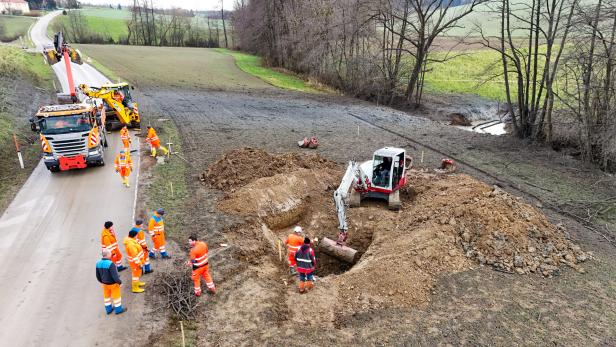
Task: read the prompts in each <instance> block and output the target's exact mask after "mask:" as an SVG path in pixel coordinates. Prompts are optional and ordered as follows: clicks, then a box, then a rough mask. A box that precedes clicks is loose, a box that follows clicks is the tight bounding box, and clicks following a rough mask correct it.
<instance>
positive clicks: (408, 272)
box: [334, 171, 592, 314]
mask: <svg viewBox="0 0 616 347" xmlns="http://www.w3.org/2000/svg"><path fill="white" fill-rule="evenodd" d="M409 182H410V183H409V186H407V187H405V188H404V190H403V192H402V193H403V194H402V200H403V207H402V211H401V212H400V213H395V212H390V211H386V210H384V208H383V206H381V207H361V208H359V209H353V210H351V211H353V212H354V215H352V217H351V221H350V224H351V225H354V226H355V227H354V228H353V229H354V230H353V232H352V233H351V236H350V238H351V239H352V238H353V237H357V233H359V234H360V235H361V233H362V231H361V230H358V228H364V229H365V228H366V227H368V228H369V230H370V232H372V233H373V238H372V244H371V245H370V246H369V248H368V249H367V251H366V252H365V253H364V255H363V256H362V258H361V260H360V261H359V263H358V264H357V265H355V266H354V267H353V268H352V269H351V270H350V271H348V272H346V273H344V274H342V275H340V276H338V277H337V278H335V279H334V281H335V282H336V283H337V284H338V285H339V287H340V288H339V293H340V296H341V298H342V301H343V302H344V303H345V305H343V310H344V311H348V312H345V313H346V314H351V313H353V312H358V311H363V310H366V309H375V308H384V307H400V306H414V305H421V304H424V303H426V302H429V301H430V296H431V294H434V290H433V287H434V285H435V284H436V281H437V279H438V278H439V277H441V276H443V275H444V274H447V273H456V272H460V271H466V270H470V269H472V268H474V267H475V266H476V264H477V263H479V264H480V265H486V266H492V267H493V268H494V269H496V270H498V271H503V272H509V273H517V274H529V273H539V274H541V275H543V276H546V277H551V276H554V275H558V274H559V273H560V270H561V267H562V266H563V265H566V266H570V267H572V268H574V269H576V270H578V271H580V272H583V269H582V268H581V267H580V266H579V263H581V262H583V261H586V260H587V259H589V258H590V257H591V256H592V254H591V253H590V252H583V251H582V250H581V249H580V247H579V246H577V245H575V244H573V243H572V242H571V241H570V240H568V239H567V237H566V234H565V231H564V229H563V228H562V227H560V226H554V225H552V224H551V223H550V222H549V221H548V220H547V219H546V217H545V216H544V215H543V214H542V213H541V212H540V211H538V210H537V209H536V208H535V207H533V206H531V205H529V204H527V203H525V202H523V201H522V199H521V198H517V197H514V196H511V195H510V194H508V193H506V192H504V191H502V190H500V189H498V188H493V187H490V186H488V185H486V184H484V183H482V182H479V181H477V180H475V179H474V178H472V177H470V176H467V175H458V174H442V173H429V172H425V171H412V172H410V173H409ZM355 212H359V213H361V214H363V215H368V222H366V221H362V220H361V218H356V214H355ZM376 216H378V218H377V217H376ZM377 219H378V221H376V222H373V221H374V220H377ZM370 223H372V224H370ZM376 279H378V280H376Z"/></svg>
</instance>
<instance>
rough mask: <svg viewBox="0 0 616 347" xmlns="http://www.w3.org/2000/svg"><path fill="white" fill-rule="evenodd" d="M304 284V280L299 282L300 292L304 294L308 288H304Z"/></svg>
mask: <svg viewBox="0 0 616 347" xmlns="http://www.w3.org/2000/svg"><path fill="white" fill-rule="evenodd" d="M304 285H305V282H304V281H300V282H299V293H300V294H304V293H305V292H306V290H305V289H304Z"/></svg>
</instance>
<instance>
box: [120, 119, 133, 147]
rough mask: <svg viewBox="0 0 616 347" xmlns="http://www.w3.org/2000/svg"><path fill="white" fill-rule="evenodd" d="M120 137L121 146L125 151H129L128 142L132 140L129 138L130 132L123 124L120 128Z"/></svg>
mask: <svg viewBox="0 0 616 347" xmlns="http://www.w3.org/2000/svg"><path fill="white" fill-rule="evenodd" d="M120 139H121V140H122V146H123V147H124V151H125V152H126V153H130V143H131V142H132V141H131V139H130V134H129V133H128V128H127V127H126V125H125V126H123V127H122V129H120Z"/></svg>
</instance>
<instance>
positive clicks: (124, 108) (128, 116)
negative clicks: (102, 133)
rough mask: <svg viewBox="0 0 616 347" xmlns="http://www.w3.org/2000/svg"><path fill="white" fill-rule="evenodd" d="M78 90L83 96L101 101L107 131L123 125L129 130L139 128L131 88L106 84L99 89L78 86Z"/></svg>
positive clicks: (117, 84)
mask: <svg viewBox="0 0 616 347" xmlns="http://www.w3.org/2000/svg"><path fill="white" fill-rule="evenodd" d="M79 89H80V90H81V92H82V93H83V94H84V95H86V96H88V97H90V98H96V99H101V100H102V101H103V105H104V107H105V113H106V122H105V127H106V128H107V130H112V129H114V128H118V127H120V126H123V125H126V126H127V127H129V128H139V127H140V126H141V117H139V108H138V106H139V105H138V104H137V103H136V102H134V101H133V98H132V96H131V93H130V89H133V88H132V87H131V86H129V85H128V83H126V82H121V83H106V84H103V85H102V86H100V87H91V86H87V85H85V84H80V85H79Z"/></svg>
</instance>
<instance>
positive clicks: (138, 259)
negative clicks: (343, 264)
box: [122, 229, 145, 293]
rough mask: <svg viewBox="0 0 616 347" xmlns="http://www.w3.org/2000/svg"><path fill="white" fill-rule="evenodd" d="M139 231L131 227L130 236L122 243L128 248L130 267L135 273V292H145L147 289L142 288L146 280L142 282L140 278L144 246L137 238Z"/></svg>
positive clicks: (127, 256)
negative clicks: (142, 246)
mask: <svg viewBox="0 0 616 347" xmlns="http://www.w3.org/2000/svg"><path fill="white" fill-rule="evenodd" d="M136 237H137V231H136V230H133V229H131V230H130V231H129V232H128V236H127V237H125V238H124V241H122V243H123V244H124V247H125V249H126V258H128V264H129V265H130V269H131V272H132V275H133V282H132V284H133V289H132V291H133V293H143V292H144V291H145V289H143V288H141V287H143V286H145V282H141V281H140V280H139V278H140V277H141V267H142V266H143V263H144V261H143V259H144V257H143V248H141V245H140V244H139V242H137V240H136V239H135V238H136Z"/></svg>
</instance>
